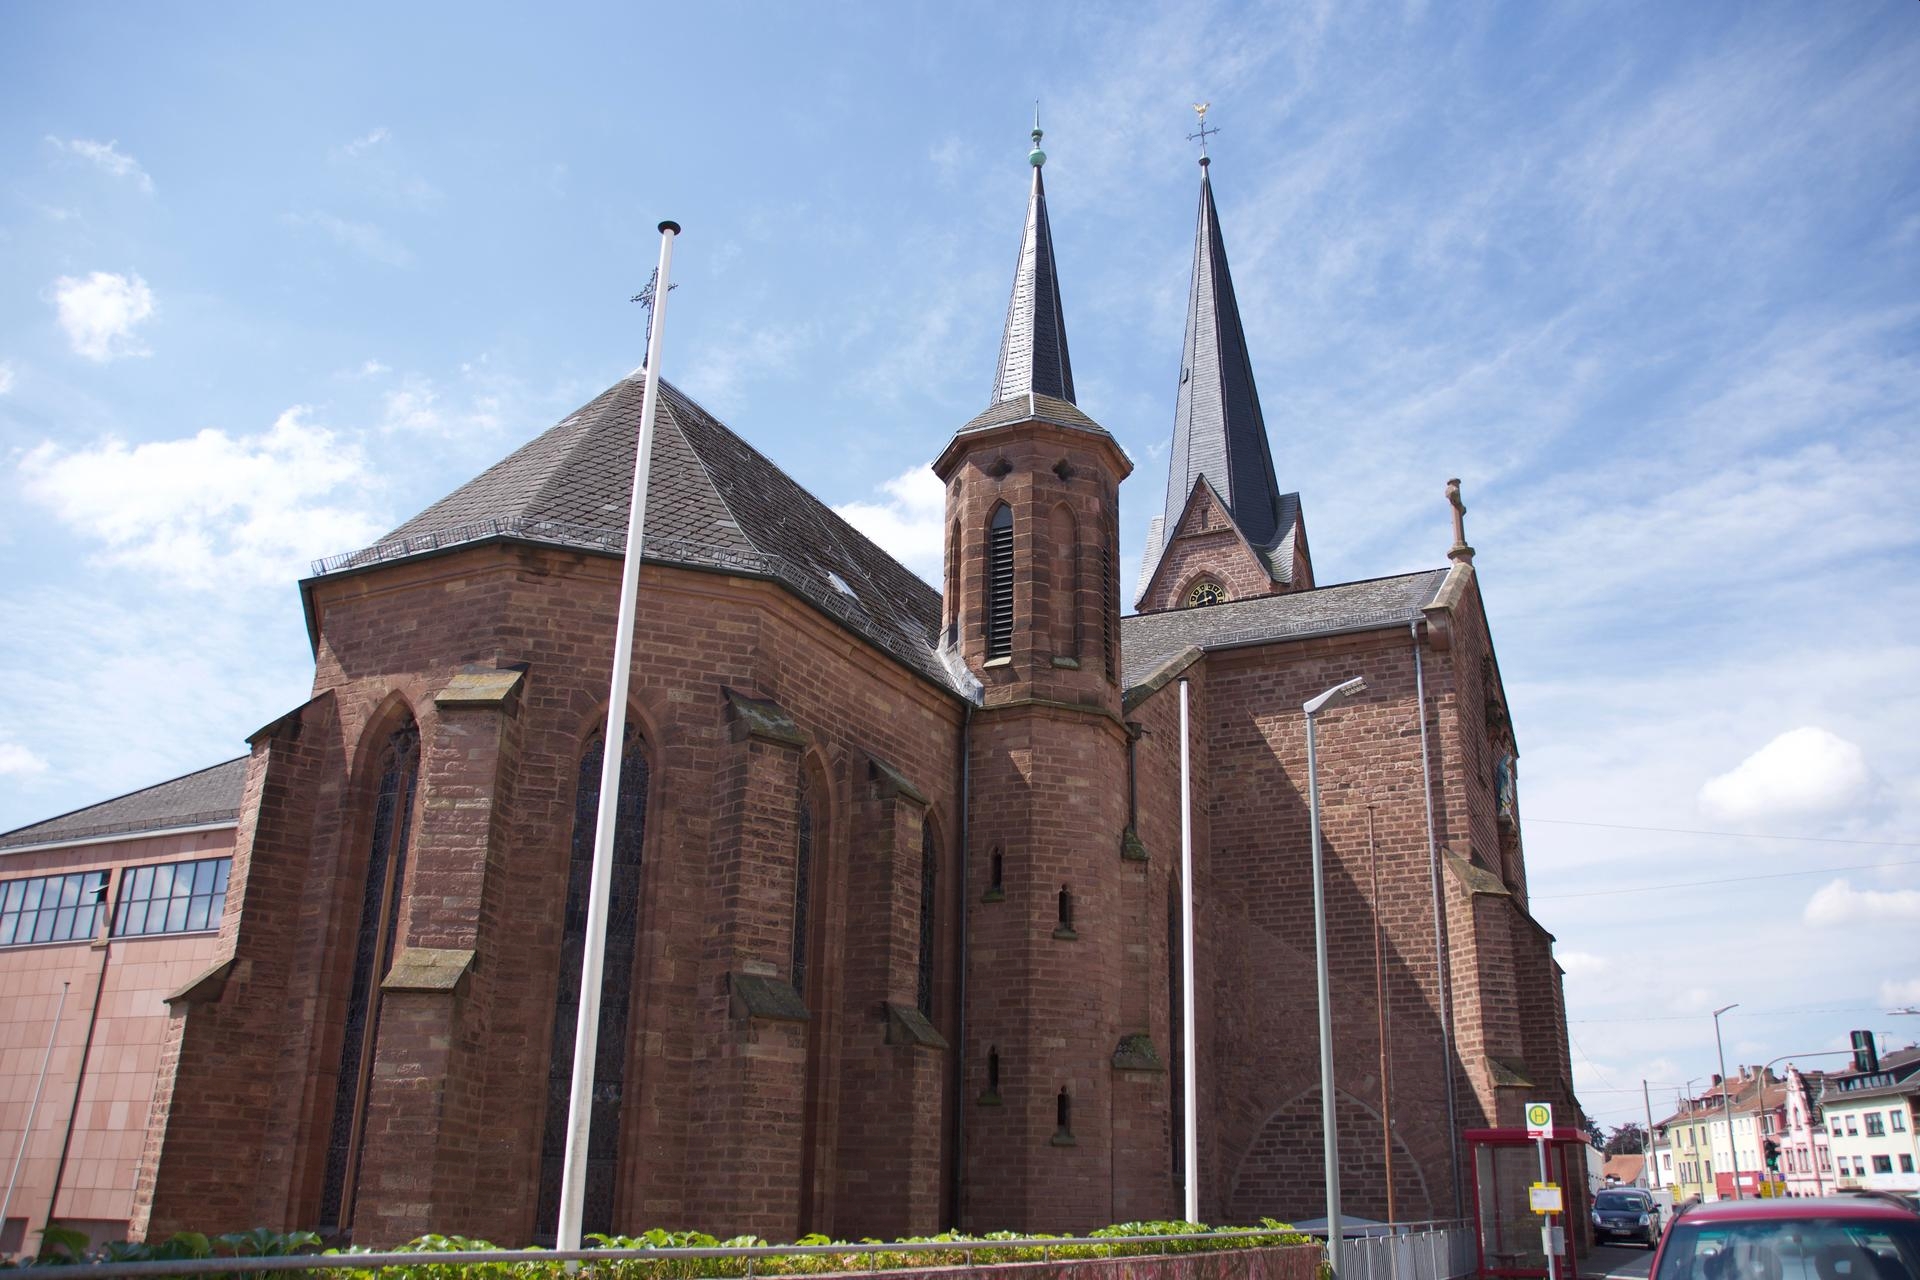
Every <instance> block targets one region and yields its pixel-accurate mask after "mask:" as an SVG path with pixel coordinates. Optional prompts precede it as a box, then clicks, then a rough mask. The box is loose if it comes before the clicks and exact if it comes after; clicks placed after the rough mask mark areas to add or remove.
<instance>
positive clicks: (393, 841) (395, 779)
mask: <svg viewBox="0 0 1920 1280" xmlns="http://www.w3.org/2000/svg"><path fill="white" fill-rule="evenodd" d="M419 777H420V730H419V728H418V727H417V726H416V725H415V724H414V722H413V717H411V716H409V717H407V720H406V722H405V723H404V724H402V725H401V726H400V727H399V728H397V729H395V730H394V731H393V733H392V734H391V735H389V737H388V738H387V741H386V743H385V745H384V746H383V747H382V748H381V753H380V763H379V779H380V780H379V783H378V787H377V790H376V791H375V793H374V799H373V824H372V832H371V836H370V838H369V841H368V849H367V877H366V883H365V885H364V887H363V889H362V891H361V896H360V920H359V924H358V925H357V926H356V927H355V931H354V942H353V978H352V983H351V985H350V986H349V987H348V988H347V1020H346V1027H345V1030H344V1032H343V1034H342V1036H341V1043H340V1074H339V1076H338V1077H337V1079H336V1081H335V1084H334V1093H333V1123H332V1125H331V1126H330V1127H329V1129H328V1131H327V1164H326V1172H325V1175H324V1177H323V1180H322V1182H321V1184H320V1221H321V1222H322V1223H324V1224H325V1225H327V1226H329V1227H339V1228H346V1227H350V1226H352V1225H353V1207H354V1198H355V1191H356V1190H357V1187H356V1184H357V1183H358V1181H359V1178H360V1155H361V1152H362V1151H363V1150H364V1149H365V1138H366V1134H365V1129H366V1122H367V1093H368V1091H369V1089H370V1088H371V1086H372V1082H373V1063H374V1058H375V1054H376V1050H377V1048H378V1042H379V1038H380V983H381V981H382V980H383V979H384V978H385V977H386V976H387V968H388V966H389V965H391V964H392V963H393V944H394V939H395V937H396V935H397V932H398V929H399V925H400V903H401V893H402V890H403V888H404V886H405V885H406V879H407V838H408V835H409V833H410V829H411V828H412V825H413V796H414V790H415V785H416V783H417V782H418V780H419Z"/></svg>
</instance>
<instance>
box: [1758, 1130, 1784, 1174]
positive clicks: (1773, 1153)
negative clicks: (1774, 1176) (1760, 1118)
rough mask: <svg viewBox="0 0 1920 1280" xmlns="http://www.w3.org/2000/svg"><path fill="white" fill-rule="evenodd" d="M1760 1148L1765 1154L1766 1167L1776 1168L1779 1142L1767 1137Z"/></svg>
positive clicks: (1778, 1157)
mask: <svg viewBox="0 0 1920 1280" xmlns="http://www.w3.org/2000/svg"><path fill="white" fill-rule="evenodd" d="M1761 1150H1762V1151H1763V1152H1764V1153H1765V1154H1766V1157H1767V1168H1768V1169H1778V1168H1779V1167H1780V1144H1779V1143H1778V1142H1775V1141H1774V1140H1773V1139H1772V1138H1768V1139H1767V1140H1766V1143H1765V1144H1764V1145H1763V1146H1762V1147H1761Z"/></svg>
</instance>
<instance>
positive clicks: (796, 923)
mask: <svg viewBox="0 0 1920 1280" xmlns="http://www.w3.org/2000/svg"><path fill="white" fill-rule="evenodd" d="M796 825H797V826H798V827H799V829H800V830H799V836H798V847H797V848H796V849H795V850H794V862H793V964H792V978H793V989H794V990H795V991H796V992H798V993H799V995H800V998H801V999H802V1000H805V999H806V998H807V928H808V919H807V899H808V895H809V893H810V892H811V890H812V887H813V886H812V880H813V795H812V788H811V787H809V786H808V785H807V775H806V771H805V770H802V771H801V773H800V812H799V814H798V815H797V817H796Z"/></svg>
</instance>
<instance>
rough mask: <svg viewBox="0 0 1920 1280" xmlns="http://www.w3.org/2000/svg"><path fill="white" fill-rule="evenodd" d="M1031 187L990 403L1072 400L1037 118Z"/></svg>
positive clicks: (1031, 155) (1070, 364) (1036, 119)
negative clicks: (1030, 397)
mask: <svg viewBox="0 0 1920 1280" xmlns="http://www.w3.org/2000/svg"><path fill="white" fill-rule="evenodd" d="M1027 159H1028V161H1029V162H1030V163H1031V164H1032V165H1033V192H1032V194H1031V195H1030V196H1029V197H1028V198H1027V227H1026V232H1025V234H1024V235H1022V236H1021V237H1020V260H1019V262H1018V264H1017V265H1016V266H1015V267H1014V271H1013V296H1012V298H1010V299H1009V300H1008V302H1007V329H1006V334H1005V336H1003V337H1002V338H1001V339H1000V369H999V372H998V373H996V374H995V375H994V379H993V399H992V400H990V401H988V403H989V404H990V405H991V404H999V403H1001V402H1002V401H1004V400H1012V399H1015V398H1017V397H1021V396H1025V395H1028V394H1029V393H1031V394H1033V395H1041V396H1052V397H1054V398H1055V399H1057V400H1065V401H1066V402H1067V403H1069V404H1072V403H1073V362H1072V361H1071V360H1069V359H1068V358H1067V320H1066V315H1065V313H1064V312H1063V311H1062V310H1061V308H1060V276H1059V273H1058V272H1057V271H1056V270H1055V269H1054V265H1053V228H1052V227H1051V226H1050V225H1049V224H1048V222H1047V188H1046V183H1045V182H1044V181H1042V179H1041V177H1040V169H1041V167H1042V166H1043V165H1045V164H1046V162H1047V153H1046V152H1044V151H1042V150H1041V149H1040V120H1039V117H1038V115H1037V114H1036V115H1035V117H1034V123H1033V150H1032V151H1031V152H1029V153H1028V155H1027Z"/></svg>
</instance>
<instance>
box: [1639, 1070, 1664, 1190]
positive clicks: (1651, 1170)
mask: <svg viewBox="0 0 1920 1280" xmlns="http://www.w3.org/2000/svg"><path fill="white" fill-rule="evenodd" d="M1640 1105H1641V1106H1643V1107H1645V1108H1646V1110H1647V1133H1646V1137H1645V1138H1644V1139H1643V1140H1642V1141H1641V1143H1640V1150H1641V1151H1643V1152H1645V1153H1646V1158H1647V1169H1646V1173H1647V1185H1648V1186H1649V1187H1654V1188H1658V1187H1659V1185H1660V1165H1659V1163H1658V1159H1657V1157H1656V1156H1655V1154H1654V1150H1653V1095H1652V1094H1650V1093H1648V1092H1647V1082H1646V1081H1645V1080H1644V1079H1643V1080H1641V1081H1640Z"/></svg>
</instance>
